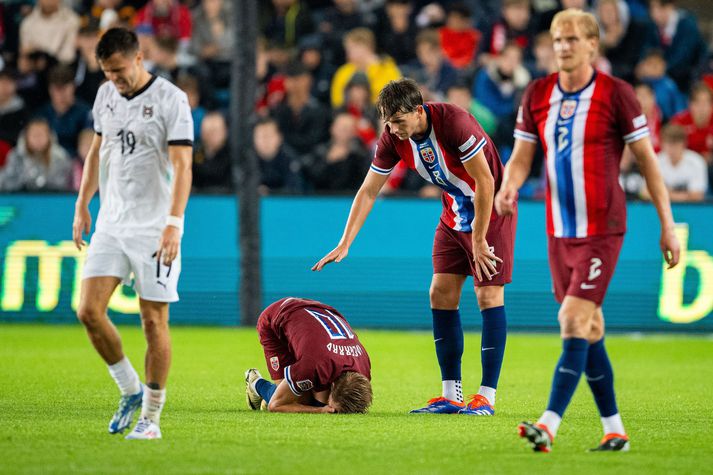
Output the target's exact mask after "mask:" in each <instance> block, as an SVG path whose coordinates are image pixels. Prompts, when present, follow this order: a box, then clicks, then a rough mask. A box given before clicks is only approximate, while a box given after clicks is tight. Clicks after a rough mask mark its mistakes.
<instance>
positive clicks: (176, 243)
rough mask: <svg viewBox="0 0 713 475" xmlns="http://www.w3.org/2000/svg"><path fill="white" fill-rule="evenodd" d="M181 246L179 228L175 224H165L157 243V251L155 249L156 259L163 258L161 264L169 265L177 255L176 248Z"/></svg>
mask: <svg viewBox="0 0 713 475" xmlns="http://www.w3.org/2000/svg"><path fill="white" fill-rule="evenodd" d="M180 248H181V230H180V229H178V228H177V227H175V226H166V227H165V228H164V229H163V234H161V239H160V240H159V243H158V251H156V260H157V261H159V262H160V261H161V259H163V265H165V266H169V265H171V263H172V262H173V260H174V259H175V258H176V256H178V250H179V249H180Z"/></svg>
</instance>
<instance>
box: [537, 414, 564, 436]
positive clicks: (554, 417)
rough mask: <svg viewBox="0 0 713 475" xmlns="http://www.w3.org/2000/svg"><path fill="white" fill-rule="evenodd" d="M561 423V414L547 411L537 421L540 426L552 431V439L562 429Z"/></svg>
mask: <svg viewBox="0 0 713 475" xmlns="http://www.w3.org/2000/svg"><path fill="white" fill-rule="evenodd" d="M560 422H562V418H561V417H560V415H559V414H557V413H556V412H553V411H545V412H544V414H542V416H541V417H540V419H539V420H538V421H537V423H538V424H543V425H545V426H547V429H548V430H549V431H550V434H552V437H554V436H556V435H557V431H558V430H559V428H560Z"/></svg>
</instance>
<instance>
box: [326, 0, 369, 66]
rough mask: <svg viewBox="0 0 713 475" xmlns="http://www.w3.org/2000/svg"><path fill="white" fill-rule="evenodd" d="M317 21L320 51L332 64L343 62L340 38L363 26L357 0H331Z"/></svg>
mask: <svg viewBox="0 0 713 475" xmlns="http://www.w3.org/2000/svg"><path fill="white" fill-rule="evenodd" d="M332 3H333V5H331V6H329V7H327V8H326V9H325V11H324V16H323V17H322V20H321V21H320V22H319V26H318V30H319V36H320V37H321V38H322V52H323V54H324V56H325V59H326V60H327V61H328V62H330V63H332V64H344V62H345V58H344V48H343V47H342V38H343V37H344V35H346V34H347V33H348V32H350V31H351V30H353V29H355V28H359V27H362V26H364V20H363V18H362V15H361V13H360V12H359V8H358V7H359V5H358V2H357V0H333V1H332Z"/></svg>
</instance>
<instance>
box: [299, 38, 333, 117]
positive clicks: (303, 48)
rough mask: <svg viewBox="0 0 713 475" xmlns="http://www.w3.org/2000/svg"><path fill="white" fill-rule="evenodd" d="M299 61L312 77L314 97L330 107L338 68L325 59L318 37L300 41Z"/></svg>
mask: <svg viewBox="0 0 713 475" xmlns="http://www.w3.org/2000/svg"><path fill="white" fill-rule="evenodd" d="M299 60H300V62H301V63H302V64H303V65H304V67H306V68H307V69H308V70H309V72H310V74H311V75H312V95H313V96H314V97H315V99H317V100H318V101H319V102H320V103H321V104H323V105H324V106H329V93H330V91H329V88H330V87H331V85H332V76H334V72H335V71H336V70H337V68H335V67H334V65H333V64H331V63H330V62H328V61H327V60H326V59H325V58H324V54H323V53H322V48H321V46H320V41H319V37H318V36H310V37H307V38H305V39H303V40H302V41H300V47H299Z"/></svg>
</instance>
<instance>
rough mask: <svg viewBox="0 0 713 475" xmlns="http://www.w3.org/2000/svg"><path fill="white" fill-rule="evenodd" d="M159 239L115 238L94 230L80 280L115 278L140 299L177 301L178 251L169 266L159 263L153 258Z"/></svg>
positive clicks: (179, 269) (179, 265)
mask: <svg viewBox="0 0 713 475" xmlns="http://www.w3.org/2000/svg"><path fill="white" fill-rule="evenodd" d="M159 239H160V236H154V237H116V236H112V235H111V234H108V233H103V232H95V233H94V234H93V235H92V238H91V241H90V243H89V249H88V250H87V258H86V261H85V262H84V270H83V272H82V279H89V278H92V277H118V278H119V279H121V280H122V281H123V282H124V284H126V285H128V286H131V287H133V288H134V290H135V291H136V293H137V294H139V297H141V298H142V299H144V300H149V301H151V302H176V301H178V276H179V275H180V274H181V253H180V251H179V253H178V256H176V259H174V260H173V262H172V263H171V265H170V266H165V265H163V262H160V263H159V262H158V261H157V260H156V257H154V254H155V253H156V251H157V250H158V243H159Z"/></svg>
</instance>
